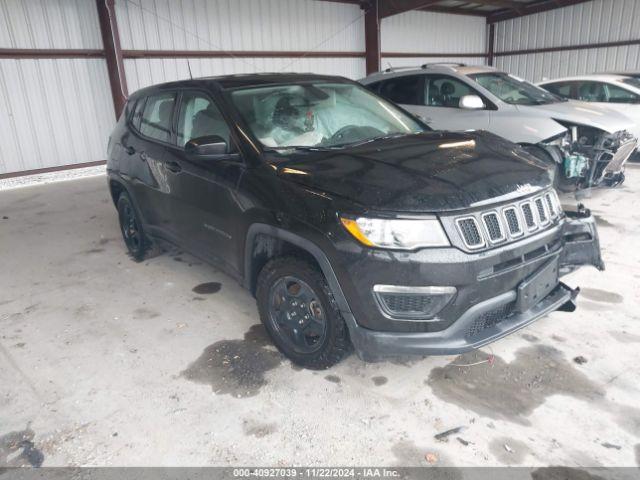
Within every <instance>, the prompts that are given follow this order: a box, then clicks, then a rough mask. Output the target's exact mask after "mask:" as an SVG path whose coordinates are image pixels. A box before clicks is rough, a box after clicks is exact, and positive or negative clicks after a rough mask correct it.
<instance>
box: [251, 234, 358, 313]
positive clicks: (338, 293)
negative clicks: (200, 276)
mask: <svg viewBox="0 0 640 480" xmlns="http://www.w3.org/2000/svg"><path fill="white" fill-rule="evenodd" d="M259 234H264V235H267V236H271V237H274V238H276V239H278V240H284V241H286V242H289V243H291V244H293V245H295V246H296V247H298V248H301V249H302V250H304V251H306V252H307V253H309V254H310V255H311V256H312V257H313V258H314V259H315V260H316V261H317V262H318V265H319V266H320V269H321V270H322V273H323V275H324V277H325V278H326V279H327V283H328V284H329V288H330V289H331V293H332V294H333V296H334V299H335V301H336V303H337V305H338V308H339V309H340V312H342V313H343V314H349V315H352V313H351V308H350V307H349V303H348V302H347V298H346V297H345V295H344V292H343V291H342V287H341V286H340V282H339V281H338V277H337V276H336V274H335V271H334V270H333V267H332V266H331V262H330V261H329V259H328V258H327V256H326V254H325V253H324V252H323V251H322V249H321V248H320V247H318V246H317V245H316V244H315V243H313V242H312V241H310V240H307V239H306V238H303V237H301V236H299V235H296V234H295V233H292V232H289V231H287V230H283V229H281V228H278V227H276V226H273V225H268V224H266V223H254V224H252V225H251V226H250V227H249V229H248V230H247V235H246V241H245V252H244V279H243V286H244V287H245V288H247V289H248V290H250V289H251V284H252V262H253V247H254V245H255V238H256V236H257V235H259Z"/></svg>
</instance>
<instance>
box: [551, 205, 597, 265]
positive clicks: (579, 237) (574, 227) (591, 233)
mask: <svg viewBox="0 0 640 480" xmlns="http://www.w3.org/2000/svg"><path fill="white" fill-rule="evenodd" d="M565 213H566V220H565V224H564V226H563V229H562V236H563V242H564V248H563V249H562V253H561V256H560V274H561V275H565V274H567V273H570V272H572V271H574V270H576V269H577V268H579V267H582V266H585V265H592V266H594V267H596V268H597V269H598V270H604V261H603V260H602V254H601V251H600V239H599V238H598V229H597V227H596V222H595V218H594V217H593V215H591V212H590V211H589V210H587V209H585V208H584V207H579V208H578V210H577V211H574V212H572V211H567V212H565Z"/></svg>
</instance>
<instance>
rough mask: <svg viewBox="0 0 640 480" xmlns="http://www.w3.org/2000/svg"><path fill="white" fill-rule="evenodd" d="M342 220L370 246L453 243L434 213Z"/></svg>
mask: <svg viewBox="0 0 640 480" xmlns="http://www.w3.org/2000/svg"><path fill="white" fill-rule="evenodd" d="M340 222H342V225H344V227H345V228H346V229H347V231H348V232H349V233H350V234H351V235H353V237H354V238H355V239H356V240H358V241H359V242H360V243H362V244H363V245H366V246H367V247H378V248H390V249H398V250H414V249H416V248H420V247H446V246H449V245H450V243H449V239H448V238H447V235H446V234H445V233H444V229H443V228H442V225H441V224H440V221H439V220H438V219H437V218H435V217H433V218H420V219H395V218H393V219H391V218H370V217H342V216H341V217H340Z"/></svg>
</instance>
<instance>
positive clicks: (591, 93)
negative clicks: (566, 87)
mask: <svg viewBox="0 0 640 480" xmlns="http://www.w3.org/2000/svg"><path fill="white" fill-rule="evenodd" d="M578 100H584V101H586V102H604V101H605V99H604V89H603V88H601V87H600V86H599V85H598V84H596V83H585V84H583V85H581V86H580V88H579V89H578Z"/></svg>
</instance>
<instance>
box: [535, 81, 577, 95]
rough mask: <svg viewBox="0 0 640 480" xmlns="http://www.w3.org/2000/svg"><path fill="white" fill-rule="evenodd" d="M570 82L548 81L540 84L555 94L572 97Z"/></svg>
mask: <svg viewBox="0 0 640 480" xmlns="http://www.w3.org/2000/svg"><path fill="white" fill-rule="evenodd" d="M571 85H572V84H571V83H570V82H558V83H549V84H547V85H541V86H542V88H544V89H545V90H547V91H549V92H551V93H555V94H556V95H560V96H561V97H564V98H573V96H572V95H571Z"/></svg>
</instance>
